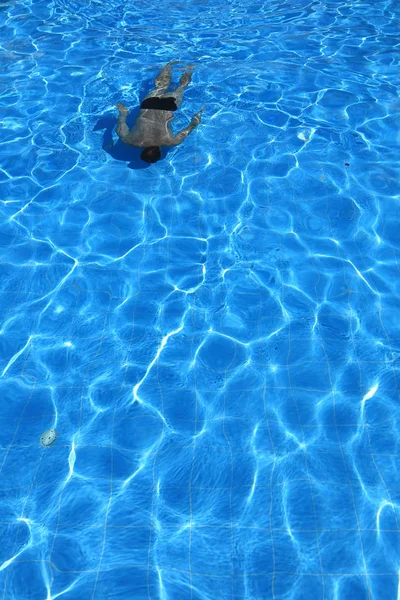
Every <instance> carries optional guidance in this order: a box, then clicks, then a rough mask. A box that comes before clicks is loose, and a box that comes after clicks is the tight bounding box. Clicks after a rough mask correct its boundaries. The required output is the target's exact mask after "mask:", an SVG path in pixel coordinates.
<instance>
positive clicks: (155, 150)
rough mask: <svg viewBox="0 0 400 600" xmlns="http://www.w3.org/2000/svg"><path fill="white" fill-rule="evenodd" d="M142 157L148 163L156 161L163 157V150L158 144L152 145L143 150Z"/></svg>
mask: <svg viewBox="0 0 400 600" xmlns="http://www.w3.org/2000/svg"><path fill="white" fill-rule="evenodd" d="M140 158H141V159H142V160H145V161H146V162H148V163H155V162H157V161H158V160H160V158H161V150H160V148H159V147H158V146H150V148H145V149H144V150H143V152H142V154H141V155H140Z"/></svg>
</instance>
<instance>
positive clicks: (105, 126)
mask: <svg viewBox="0 0 400 600" xmlns="http://www.w3.org/2000/svg"><path fill="white" fill-rule="evenodd" d="M139 112H140V108H139V107H138V108H135V109H134V110H132V111H131V112H130V113H129V115H128V118H127V119H126V123H127V125H128V127H129V128H131V127H133V125H134V123H135V121H136V119H137V117H138V115H139ZM116 125H117V117H114V116H105V117H101V118H100V119H99V120H98V121H97V123H96V125H95V126H94V128H93V131H101V130H104V134H103V143H102V146H103V150H105V151H106V152H107V154H109V155H110V156H112V157H113V158H114V159H115V160H121V161H123V162H127V163H128V165H127V166H128V168H129V169H146V168H147V167H150V166H151V163H147V162H145V161H144V160H142V159H141V158H140V154H141V152H142V149H141V148H135V147H134V146H128V145H127V144H124V143H123V142H121V140H120V139H119V138H118V136H117V134H116V132H115V127H116ZM166 154H167V149H166V148H162V149H161V155H162V156H161V159H163V158H165V156H166Z"/></svg>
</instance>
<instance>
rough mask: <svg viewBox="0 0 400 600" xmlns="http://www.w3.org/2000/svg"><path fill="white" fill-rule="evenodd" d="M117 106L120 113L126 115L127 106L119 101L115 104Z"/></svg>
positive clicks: (127, 111)
mask: <svg viewBox="0 0 400 600" xmlns="http://www.w3.org/2000/svg"><path fill="white" fill-rule="evenodd" d="M115 106H116V107H117V108H118V112H119V114H120V115H125V116H126V115H127V114H128V113H129V108H126V106H125V104H121V102H117V104H116V105H115Z"/></svg>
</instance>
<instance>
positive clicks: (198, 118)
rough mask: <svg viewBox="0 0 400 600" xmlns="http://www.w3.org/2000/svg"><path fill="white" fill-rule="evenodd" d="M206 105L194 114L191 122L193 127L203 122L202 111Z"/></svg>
mask: <svg viewBox="0 0 400 600" xmlns="http://www.w3.org/2000/svg"><path fill="white" fill-rule="evenodd" d="M204 106H205V105H204ZM204 106H202V107H201V109H200V110H199V112H198V113H196V114H195V115H193V117H192V120H191V122H190V124H191V126H192V127H197V126H198V125H200V123H201V113H202V112H203V110H204Z"/></svg>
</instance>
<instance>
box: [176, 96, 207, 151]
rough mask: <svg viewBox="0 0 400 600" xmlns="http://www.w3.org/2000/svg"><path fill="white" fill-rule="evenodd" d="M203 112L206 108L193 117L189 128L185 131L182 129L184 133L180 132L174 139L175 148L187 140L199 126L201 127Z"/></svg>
mask: <svg viewBox="0 0 400 600" xmlns="http://www.w3.org/2000/svg"><path fill="white" fill-rule="evenodd" d="M203 110H204V106H203V108H202V109H201V110H200V111H199V112H198V113H196V114H195V115H193V117H192V120H191V121H190V124H189V125H188V126H187V127H185V129H182V131H180V132H179V133H177V134H176V135H175V136H174V137H173V141H174V146H177V145H178V144H180V143H181V142H183V140H184V139H185V138H187V136H188V135H189V133H191V132H192V131H193V129H196V127H198V125H200V122H201V113H202V112H203Z"/></svg>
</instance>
